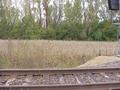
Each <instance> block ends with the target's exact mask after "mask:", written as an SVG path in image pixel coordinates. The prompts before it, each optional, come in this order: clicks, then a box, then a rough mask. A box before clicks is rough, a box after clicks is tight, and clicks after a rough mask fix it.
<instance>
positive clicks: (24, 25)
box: [0, 0, 117, 41]
mask: <svg viewBox="0 0 120 90" xmlns="http://www.w3.org/2000/svg"><path fill="white" fill-rule="evenodd" d="M107 7H108V6H107V0H0V38H1V39H52V40H53V39H54V40H101V41H111V40H112V41H113V40H116V36H117V33H116V29H117V28H116V26H115V25H113V24H112V23H111V12H110V11H109V10H108V9H107Z"/></svg>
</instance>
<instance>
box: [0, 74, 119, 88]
mask: <svg viewBox="0 0 120 90" xmlns="http://www.w3.org/2000/svg"><path fill="white" fill-rule="evenodd" d="M109 82H120V72H119V73H113V72H103V73H92V72H91V73H90V72H88V73H77V74H61V75H57V74H50V75H48V74H45V75H42V74H41V75H36V76H32V75H28V76H15V77H11V76H0V85H5V86H10V85H24V86H25V85H55V84H56V85H65V84H67V85H72V84H81V85H83V84H96V83H109Z"/></svg>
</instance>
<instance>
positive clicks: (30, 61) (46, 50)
mask: <svg viewBox="0 0 120 90" xmlns="http://www.w3.org/2000/svg"><path fill="white" fill-rule="evenodd" d="M116 44H117V43H116V42H89V41H47V40H46V41H44V40H29V41H28V40H0V68H55V67H62V68H69V67H76V66H79V65H80V64H84V63H85V62H87V61H88V60H89V59H91V58H93V57H95V56H99V55H104V56H111V55H114V54H115V50H116Z"/></svg>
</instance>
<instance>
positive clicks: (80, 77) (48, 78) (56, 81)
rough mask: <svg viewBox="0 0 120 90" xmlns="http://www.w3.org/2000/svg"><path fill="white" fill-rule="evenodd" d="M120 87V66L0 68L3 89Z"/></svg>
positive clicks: (104, 89)
mask: <svg viewBox="0 0 120 90" xmlns="http://www.w3.org/2000/svg"><path fill="white" fill-rule="evenodd" d="M62 89H63V90H120V68H97V69H46V70H40V69H39V70H37V69H36V70H29V69H26V70H25V69H24V70H22V69H21V70H17V69H16V70H15V69H14V70H0V90H62Z"/></svg>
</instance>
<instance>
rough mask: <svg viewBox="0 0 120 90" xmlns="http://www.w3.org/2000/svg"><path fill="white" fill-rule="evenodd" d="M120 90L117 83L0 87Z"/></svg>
mask: <svg viewBox="0 0 120 90" xmlns="http://www.w3.org/2000/svg"><path fill="white" fill-rule="evenodd" d="M114 89H118V90H120V82H118V83H101V84H86V85H55V86H54V85H44V86H35V85H34V86H0V90H114Z"/></svg>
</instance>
